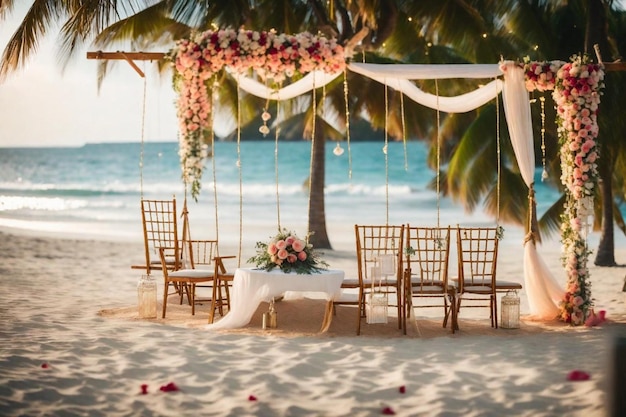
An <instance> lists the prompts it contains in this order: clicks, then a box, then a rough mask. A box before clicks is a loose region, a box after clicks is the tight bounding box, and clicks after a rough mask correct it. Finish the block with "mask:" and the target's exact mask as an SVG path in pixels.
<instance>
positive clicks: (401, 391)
mask: <svg viewBox="0 0 626 417" xmlns="http://www.w3.org/2000/svg"><path fill="white" fill-rule="evenodd" d="M399 391H400V394H404V393H405V392H406V387H405V386H404V385H402V386H401V387H400V389H399Z"/></svg>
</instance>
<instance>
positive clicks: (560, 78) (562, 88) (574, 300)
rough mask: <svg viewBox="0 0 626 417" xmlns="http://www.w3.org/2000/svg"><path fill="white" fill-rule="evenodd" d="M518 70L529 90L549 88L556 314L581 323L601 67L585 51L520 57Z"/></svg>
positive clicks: (588, 302)
mask: <svg viewBox="0 0 626 417" xmlns="http://www.w3.org/2000/svg"><path fill="white" fill-rule="evenodd" d="M524 70H525V73H526V87H527V89H528V90H529V91H533V90H538V91H548V90H553V93H552V97H553V99H554V101H555V104H556V110H557V116H558V124H559V126H558V135H559V144H560V146H561V148H560V156H561V183H562V184H563V185H564V186H565V187H566V193H567V196H566V197H567V199H566V203H565V210H564V213H563V215H562V218H561V241H562V243H563V256H562V262H563V267H564V268H565V271H566V274H567V286H566V290H565V291H566V292H565V294H564V296H563V299H562V300H561V302H560V304H559V308H560V314H559V317H560V319H561V320H563V321H565V322H567V323H570V324H572V325H581V324H584V322H585V320H586V318H587V317H588V316H589V314H590V313H591V311H592V307H593V300H592V299H591V284H590V282H589V281H588V278H589V269H588V267H587V261H588V257H589V255H590V253H591V252H590V251H589V249H588V247H587V239H586V233H587V221H588V217H589V216H590V215H592V214H593V194H594V189H595V187H596V185H597V181H598V168H597V162H596V161H597V160H598V157H599V154H598V150H597V143H596V138H597V136H598V120H597V112H598V106H599V104H600V96H601V89H602V88H604V84H603V80H604V71H603V69H602V67H601V65H598V64H593V63H591V62H590V60H589V58H588V57H587V56H578V55H575V56H573V57H572V58H571V62H568V63H564V62H561V61H552V62H529V61H528V60H526V61H525V64H524Z"/></svg>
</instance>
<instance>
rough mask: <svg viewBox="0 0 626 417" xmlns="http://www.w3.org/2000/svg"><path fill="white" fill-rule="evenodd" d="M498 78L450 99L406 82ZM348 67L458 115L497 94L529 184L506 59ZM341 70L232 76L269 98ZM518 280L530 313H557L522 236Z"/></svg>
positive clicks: (549, 284) (520, 85)
mask: <svg viewBox="0 0 626 417" xmlns="http://www.w3.org/2000/svg"><path fill="white" fill-rule="evenodd" d="M501 68H503V69H504V75H505V76H504V81H502V80H500V79H495V80H493V81H491V82H489V83H488V84H486V85H485V86H483V87H479V88H477V89H476V90H474V91H471V92H469V93H466V94H462V95H459V96H456V97H442V96H436V95H433V94H429V93H426V92H424V91H422V90H421V89H419V88H418V87H417V86H416V85H415V84H413V83H412V82H411V81H410V80H418V79H448V78H473V79H488V78H497V77H499V76H501V75H502V74H503V70H502V69H501ZM348 69H349V70H350V71H352V72H355V73H358V74H361V75H363V76H366V77H369V78H371V79H373V80H376V81H378V82H380V83H382V84H385V85H387V86H389V87H391V88H393V89H394V90H397V91H401V92H402V93H404V94H405V95H406V96H407V97H408V98H410V99H411V100H413V101H415V102H416V103H419V104H421V105H423V106H426V107H430V108H433V109H438V110H440V111H443V112H446V113H464V112H468V111H471V110H474V109H476V108H478V107H480V106H482V105H484V104H485V103H487V102H489V101H490V100H492V99H494V98H495V97H496V96H497V95H498V94H499V93H500V92H502V98H503V100H502V101H503V103H504V110H505V115H506V119H507V125H508V128H509V135H510V137H511V142H512V145H513V150H514V152H515V156H516V158H517V162H518V165H519V168H520V171H521V175H522V178H523V180H524V182H525V183H526V185H527V186H528V187H529V188H530V187H531V186H532V184H533V183H534V164H535V153H534V142H533V133H532V120H531V112H530V102H529V99H528V91H527V90H526V86H525V77H524V71H523V69H522V68H520V67H519V66H518V65H517V64H516V63H514V62H512V61H507V62H504V63H503V65H502V66H500V65H498V64H494V65H474V64H450V65H446V64H441V65H437V64H435V65H411V64H404V65H402V64H401V65H389V64H366V63H351V64H349V65H348ZM340 74H341V72H338V73H335V74H327V73H324V72H322V71H315V72H311V73H309V74H308V75H306V76H305V77H303V78H302V79H300V80H298V81H296V82H295V83H293V84H290V85H288V86H286V87H283V88H280V89H272V88H269V87H267V86H266V85H265V84H263V83H260V82H258V81H256V80H254V79H252V78H249V77H245V76H237V75H234V76H235V77H236V78H237V80H238V82H239V86H240V88H241V89H243V90H244V91H246V92H248V93H250V94H253V95H255V96H258V97H262V98H265V99H271V100H288V99H291V98H294V97H297V96H299V95H302V94H304V93H306V92H308V91H311V90H312V89H313V88H319V87H322V86H324V85H326V84H328V83H329V82H331V81H333V80H334V79H335V78H337V77H338V76H339V75H340ZM524 281H525V289H526V295H527V297H528V303H529V306H530V313H531V315H534V316H537V317H540V318H544V319H549V318H554V317H556V315H557V314H558V302H559V300H560V298H561V296H562V294H563V293H564V290H562V289H561V288H560V286H559V284H558V283H557V282H556V280H555V279H554V277H553V276H552V274H551V273H550V271H549V270H548V269H547V267H546V265H545V263H544V262H543V260H542V259H541V257H540V256H539V254H538V253H537V249H536V247H535V243H534V242H533V241H532V240H528V241H527V242H526V243H525V249H524Z"/></svg>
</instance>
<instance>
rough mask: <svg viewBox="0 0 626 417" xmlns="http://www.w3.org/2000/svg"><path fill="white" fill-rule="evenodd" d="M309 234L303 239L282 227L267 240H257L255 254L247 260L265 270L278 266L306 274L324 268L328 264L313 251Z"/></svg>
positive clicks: (284, 270) (286, 270)
mask: <svg viewBox="0 0 626 417" xmlns="http://www.w3.org/2000/svg"><path fill="white" fill-rule="evenodd" d="M309 236H310V233H309V234H307V236H306V238H305V239H304V240H303V239H300V238H299V237H298V236H297V235H296V234H295V233H293V232H291V231H289V230H287V229H282V230H281V231H280V232H278V234H277V235H276V236H274V237H272V238H271V239H270V241H269V242H257V243H256V249H257V254H256V256H253V257H252V258H250V259H249V260H248V262H249V263H253V264H255V265H256V266H257V268H260V269H264V270H266V271H271V270H272V269H274V268H280V269H281V270H282V271H283V272H296V273H298V274H308V273H311V272H317V271H321V270H324V269H326V267H327V266H328V264H327V263H326V262H324V261H323V260H321V259H319V257H318V255H317V254H316V253H315V252H314V251H313V245H311V244H310V243H309Z"/></svg>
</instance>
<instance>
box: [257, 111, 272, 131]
mask: <svg viewBox="0 0 626 417" xmlns="http://www.w3.org/2000/svg"><path fill="white" fill-rule="evenodd" d="M271 118H272V115H271V114H270V113H269V112H268V111H267V109H263V113H261V119H262V120H263V126H261V127H260V128H259V132H261V133H262V134H263V137H265V136H267V134H268V133H270V128H269V127H267V122H268V120H270V119H271Z"/></svg>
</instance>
